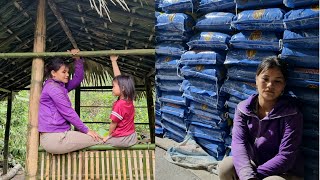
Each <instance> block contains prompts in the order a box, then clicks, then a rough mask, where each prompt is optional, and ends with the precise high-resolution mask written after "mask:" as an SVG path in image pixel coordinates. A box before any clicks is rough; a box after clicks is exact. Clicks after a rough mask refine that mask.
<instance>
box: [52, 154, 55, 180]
mask: <svg viewBox="0 0 320 180" xmlns="http://www.w3.org/2000/svg"><path fill="white" fill-rule="evenodd" d="M51 173H52V179H56V157H55V155H54V154H53V155H52V171H51Z"/></svg>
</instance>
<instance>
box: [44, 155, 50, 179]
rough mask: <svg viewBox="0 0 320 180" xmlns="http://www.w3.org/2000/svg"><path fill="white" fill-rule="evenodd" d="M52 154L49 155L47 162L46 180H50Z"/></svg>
mask: <svg viewBox="0 0 320 180" xmlns="http://www.w3.org/2000/svg"><path fill="white" fill-rule="evenodd" d="M49 170H50V154H49V153H47V162H46V176H45V177H46V180H49V176H50V171H49Z"/></svg>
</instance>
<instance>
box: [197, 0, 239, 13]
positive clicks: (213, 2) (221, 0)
mask: <svg viewBox="0 0 320 180" xmlns="http://www.w3.org/2000/svg"><path fill="white" fill-rule="evenodd" d="M235 7H236V3H235V2H234V0H200V1H199V7H198V10H197V11H198V12H200V13H208V12H213V11H228V10H231V11H232V10H234V9H235Z"/></svg>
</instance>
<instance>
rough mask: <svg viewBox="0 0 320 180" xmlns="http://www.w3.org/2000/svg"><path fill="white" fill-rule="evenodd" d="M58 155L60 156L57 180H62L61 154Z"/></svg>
mask: <svg viewBox="0 0 320 180" xmlns="http://www.w3.org/2000/svg"><path fill="white" fill-rule="evenodd" d="M57 157H58V167H57V168H58V170H57V180H60V179H61V175H60V174H61V170H60V169H61V166H60V158H61V155H60V154H58V155H57Z"/></svg>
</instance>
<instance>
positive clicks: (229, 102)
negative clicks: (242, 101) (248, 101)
mask: <svg viewBox="0 0 320 180" xmlns="http://www.w3.org/2000/svg"><path fill="white" fill-rule="evenodd" d="M237 105H238V104H237V103H235V102H232V101H226V106H227V107H228V108H229V109H230V108H231V109H233V110H232V112H234V109H237ZM229 112H230V111H229Z"/></svg>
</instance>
